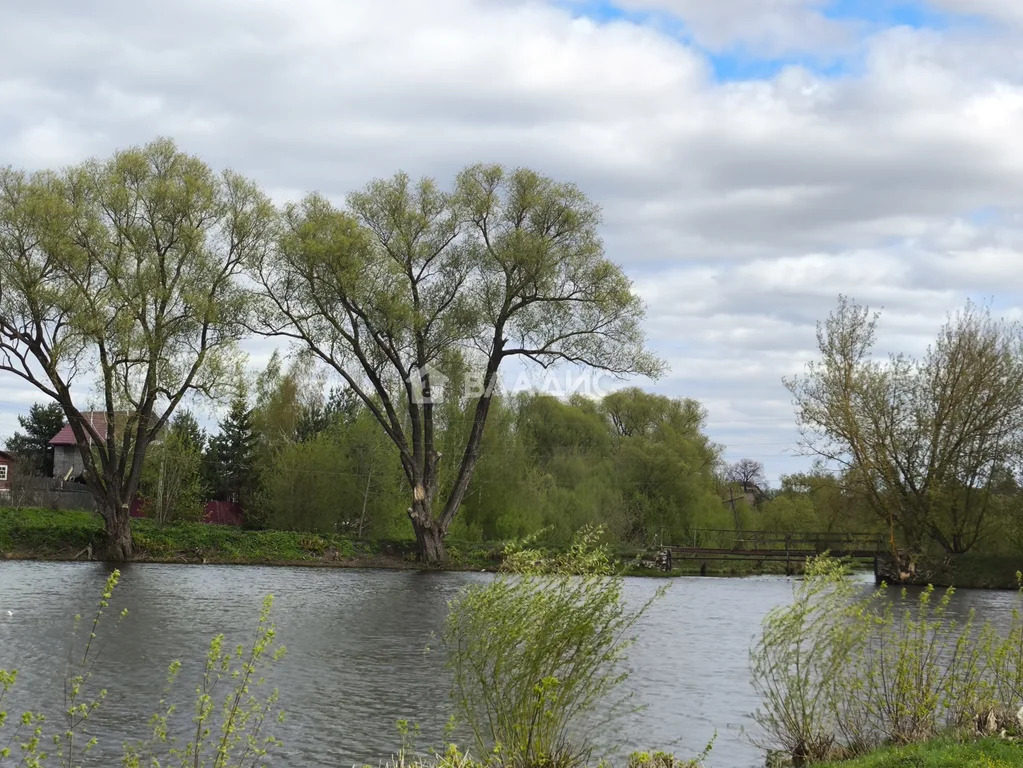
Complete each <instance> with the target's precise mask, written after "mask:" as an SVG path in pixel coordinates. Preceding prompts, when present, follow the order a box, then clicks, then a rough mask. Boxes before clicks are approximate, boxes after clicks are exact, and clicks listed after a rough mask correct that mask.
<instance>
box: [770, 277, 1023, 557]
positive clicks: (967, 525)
mask: <svg viewBox="0 0 1023 768" xmlns="http://www.w3.org/2000/svg"><path fill="white" fill-rule="evenodd" d="M877 319H878V315H877V314H876V313H872V312H871V311H870V309H869V308H868V307H865V306H861V305H858V304H856V303H855V302H853V301H850V300H849V299H848V298H846V297H840V298H839V302H838V307H837V308H836V310H835V311H834V312H833V313H832V314H831V315H830V316H829V317H828V319H827V320H825V321H824V322H822V323H819V324H818V328H817V342H818V348H819V352H820V358H819V359H818V360H816V361H814V362H812V363H810V364H809V365H808V366H807V369H806V373H805V375H803V376H797V377H794V378H791V379H788V380H786V382H785V383H786V385H787V386H788V388H789V390H790V391H791V392H792V394H793V397H794V400H795V406H796V414H797V419H798V421H799V424H800V427H801V429H802V433H803V435H804V438H805V447H806V448H807V449H808V450H809V451H811V452H813V453H815V454H817V455H819V456H821V457H822V458H824V459H825V460H827V461H831V462H835V463H837V464H838V465H839V467H840V468H841V470H842V472H843V474H844V475H845V477H846V480H847V482H848V483H849V484H850V485H851V486H853V487H855V488H856V490H857V491H858V493H859V494H860V495H861V496H862V498H864V499H865V500H866V501H867V502H868V503H869V505H870V507H871V508H872V509H873V511H874V512H875V514H876V515H877V516H878V517H879V519H880V520H881V521H883V522H884V523H885V524H886V525H887V526H888V527H889V528H890V530H891V532H892V534H893V536H894V535H895V534H896V533H897V534H898V535H899V538H900V539H901V543H902V545H903V547H905V548H906V549H907V550H908V551H909V553H910V555H911V556H916V555H918V554H920V553H921V551H922V549H923V547H924V542H925V540H931V541H933V542H934V543H935V544H936V545H938V546H940V547H941V549H943V550H944V551H946V552H953V553H962V552H968V551H970V550H971V549H973V548H974V547H975V546H976V545H977V544H978V542H980V541H982V540H983V539H984V538H985V535H986V534H990V532H991V526H992V523H993V522H994V520H995V518H997V517H998V516H999V515H1000V514H1001V513H1002V512H1003V511H1004V510H1002V509H1001V504H1000V501H1001V499H1002V498H1003V496H1002V494H1001V493H999V492H998V491H999V490H1000V487H1001V486H1003V485H1004V480H1005V478H1006V475H1007V474H1008V473H1007V470H1006V468H1007V467H1013V466H1017V465H1018V462H1019V460H1020V458H1021V456H1023V442H1021V440H1020V435H1021V434H1023V325H1021V324H1020V323H1018V322H1013V321H1007V320H996V319H994V318H993V317H992V316H991V312H990V310H989V309H987V308H984V307H977V306H976V305H974V304H972V303H967V305H966V306H965V307H964V308H963V309H962V310H961V311H960V312H958V313H957V314H956V315H954V316H953V317H950V318H949V320H948V322H947V323H946V324H945V325H944V327H943V328H942V329H941V331H940V332H939V334H938V338H937V340H936V341H935V343H934V345H932V346H931V347H929V348H928V350H927V353H926V354H925V355H924V357H922V358H920V359H914V358H911V357H908V356H906V355H892V356H890V357H889V359H888V360H886V361H881V360H879V359H877V358H875V357H874V356H873V348H874V345H875V342H876V330H877Z"/></svg>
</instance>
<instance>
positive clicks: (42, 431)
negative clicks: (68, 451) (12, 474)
mask: <svg viewBox="0 0 1023 768" xmlns="http://www.w3.org/2000/svg"><path fill="white" fill-rule="evenodd" d="M18 423H19V424H20V425H21V428H22V429H24V430H25V432H24V433H22V432H15V433H14V435H13V436H12V437H10V438H8V440H7V444H6V446H7V447H6V450H7V451H8V452H10V453H12V454H14V455H15V456H16V457H17V458H18V460H19V461H20V462H21V467H22V471H24V472H28V473H29V474H32V475H38V476H41V477H49V476H50V475H52V474H53V453H52V452H51V451H50V440H51V439H52V438H53V436H54V435H56V434H57V433H58V432H60V430H61V428H62V427H63V426H64V411H63V409H62V408H61V407H60V405H59V404H58V403H47V404H46V405H43V404H42V403H35V404H33V405H32V407H31V408H29V411H28V416H19V417H18Z"/></svg>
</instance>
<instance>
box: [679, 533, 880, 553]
mask: <svg viewBox="0 0 1023 768" xmlns="http://www.w3.org/2000/svg"><path fill="white" fill-rule="evenodd" d="M663 545H664V546H674V547H692V548H699V549H734V550H737V551H742V550H778V551H786V550H788V551H800V552H803V551H811V552H816V553H821V552H825V551H832V552H876V553H880V552H883V551H885V544H884V537H883V536H881V535H880V534H877V533H861V532H846V531H812V532H800V533H779V532H778V531H736V530H728V529H720V528H698V529H695V530H693V531H692V532H691V534H690V536H688V537H687V538H686V540H685V541H673V542H670V543H669V542H664V543H663Z"/></svg>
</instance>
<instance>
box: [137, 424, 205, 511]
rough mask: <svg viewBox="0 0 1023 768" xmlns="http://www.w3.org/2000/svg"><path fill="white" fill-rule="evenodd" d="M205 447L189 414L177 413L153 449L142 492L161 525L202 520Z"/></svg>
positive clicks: (148, 460)
mask: <svg viewBox="0 0 1023 768" xmlns="http://www.w3.org/2000/svg"><path fill="white" fill-rule="evenodd" d="M202 448H203V435H202V433H201V432H200V431H199V426H198V424H196V422H195V418H194V417H193V416H192V415H191V414H190V413H189V412H188V411H182V412H181V413H179V414H177V415H176V416H175V417H174V419H173V420H172V421H171V425H170V428H169V429H168V430H167V431H166V433H165V434H164V435H163V438H162V439H161V440H160V441H159V442H156V443H154V444H153V445H152V446H150V448H149V451H148V452H147V455H146V463H145V465H144V467H143V470H142V480H141V482H140V484H139V493H140V494H141V495H142V497H143V498H144V499H145V500H146V505H145V509H146V513H147V514H148V515H149V516H150V517H152V518H153V519H154V520H156V521H157V522H160V523H166V522H169V521H171V520H182V521H185V520H191V521H196V520H199V519H200V518H201V517H202V510H203V498H202V497H203V494H202V477H201V473H202Z"/></svg>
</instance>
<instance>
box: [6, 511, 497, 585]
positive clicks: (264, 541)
mask: <svg viewBox="0 0 1023 768" xmlns="http://www.w3.org/2000/svg"><path fill="white" fill-rule="evenodd" d="M132 533H133V536H134V539H135V550H136V551H135V559H136V560H137V561H139V562H151V563H237V564H262V565H311V566H316V565H319V566H340V567H360V566H362V567H383V568H413V567H416V563H415V562H414V561H413V557H414V553H415V542H413V541H401V540H395V541H355V540H353V539H351V538H348V537H345V536H340V535H337V534H321V533H303V532H299V531H250V530H245V529H242V528H236V527H233V526H226V525H206V524H203V523H174V524H169V525H158V524H157V523H155V522H153V521H152V520H147V519H144V518H136V519H134V520H132ZM102 544H103V521H102V519H101V518H100V517H99V515H97V514H95V513H92V512H84V511H80V510H59V511H56V510H46V509H18V510H13V509H8V508H0V558H3V559H40V560H74V559H85V558H87V557H88V554H89V548H90V547H91V548H92V551H93V552H99V551H100V550H101V548H102ZM449 551H450V554H451V562H450V564H449V566H448V567H451V568H466V569H469V568H471V569H473V570H480V569H482V568H489V567H495V566H496V565H497V564H498V562H499V561H498V559H497V552H496V551H494V550H493V549H489V548H486V547H466V546H458V545H457V544H453V545H452V546H451V547H450V548H449Z"/></svg>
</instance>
